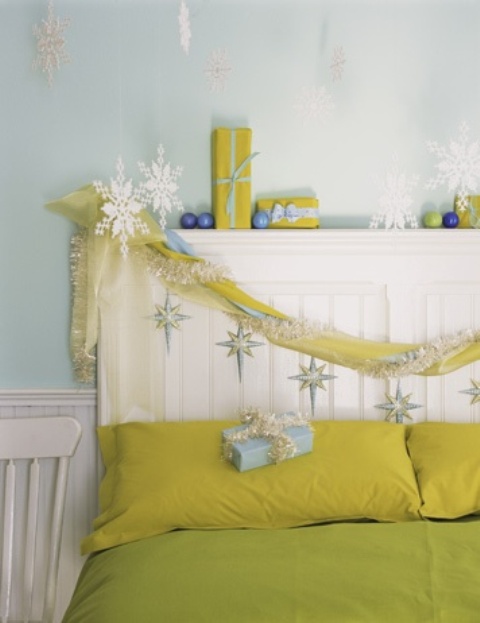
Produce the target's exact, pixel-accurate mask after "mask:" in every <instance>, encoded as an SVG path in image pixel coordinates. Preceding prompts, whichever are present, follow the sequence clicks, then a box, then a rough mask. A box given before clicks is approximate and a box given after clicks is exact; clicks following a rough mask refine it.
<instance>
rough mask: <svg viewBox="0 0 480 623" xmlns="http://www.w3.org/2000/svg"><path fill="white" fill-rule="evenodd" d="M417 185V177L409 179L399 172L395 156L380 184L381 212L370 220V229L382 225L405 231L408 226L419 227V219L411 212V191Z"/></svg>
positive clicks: (379, 202)
mask: <svg viewBox="0 0 480 623" xmlns="http://www.w3.org/2000/svg"><path fill="white" fill-rule="evenodd" d="M417 183H418V176H417V175H414V176H410V177H409V176H407V175H406V174H405V173H404V172H402V171H399V168H398V163H397V158H396V156H393V158H392V164H391V165H390V167H389V168H388V169H387V171H386V173H385V177H384V179H383V180H381V181H380V182H379V184H378V185H379V187H380V190H381V195H380V197H379V199H378V205H379V206H380V211H379V212H377V213H376V214H374V215H373V216H372V218H371V219H370V227H372V228H377V227H378V226H379V225H381V224H382V223H384V224H385V229H404V228H405V226H407V225H408V226H410V227H412V228H416V227H418V222H417V217H416V216H415V215H414V214H412V212H411V211H410V206H411V205H412V203H413V198H412V195H411V191H412V190H413V189H414V188H415V186H416V185H417Z"/></svg>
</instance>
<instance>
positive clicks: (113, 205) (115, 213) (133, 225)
mask: <svg viewBox="0 0 480 623" xmlns="http://www.w3.org/2000/svg"><path fill="white" fill-rule="evenodd" d="M116 168H117V177H116V179H111V180H110V186H106V185H105V184H103V182H98V181H94V182H93V186H94V188H95V190H96V191H97V192H98V193H99V195H100V196H101V197H102V199H104V200H105V203H104V204H103V206H102V211H103V212H104V213H105V216H104V217H103V219H102V220H101V221H100V222H99V223H97V226H96V228H95V233H96V234H98V235H99V236H103V235H104V234H105V232H106V231H109V230H111V232H112V238H115V237H116V236H119V238H120V252H121V254H122V255H123V257H126V256H127V255H128V239H129V237H130V236H134V235H135V231H136V230H138V231H139V232H140V233H141V234H148V231H149V229H148V226H147V225H146V223H145V222H144V221H143V220H142V219H141V218H139V217H138V216H136V215H137V214H138V213H139V212H141V211H142V210H143V209H144V206H143V205H142V203H141V200H140V196H139V191H138V189H136V188H134V186H133V184H132V180H125V167H124V165H123V161H122V158H121V156H119V157H118V160H117V166H116Z"/></svg>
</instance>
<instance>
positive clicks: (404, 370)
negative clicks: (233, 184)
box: [46, 163, 480, 380]
mask: <svg viewBox="0 0 480 623" xmlns="http://www.w3.org/2000/svg"><path fill="white" fill-rule="evenodd" d="M242 165H243V163H242ZM242 165H241V166H242ZM240 168H241V167H239V169H240ZM237 171H238V170H237ZM238 173H240V171H238ZM102 205H103V199H102V198H101V197H100V196H99V194H98V193H97V192H96V191H95V189H94V187H93V186H92V185H89V186H85V187H83V188H80V189H79V190H77V191H76V192H73V193H71V194H69V195H67V196H66V197H63V198H61V199H59V200H56V201H52V202H50V203H48V204H47V206H46V207H47V208H48V209H50V210H52V211H54V212H57V213H59V214H62V215H64V216H66V217H67V218H69V219H71V220H72V221H74V222H75V223H77V224H78V225H79V226H80V227H81V230H82V232H83V235H82V237H81V244H80V247H79V249H78V253H77V256H78V257H77V260H76V261H77V264H80V265H81V267H82V271H83V273H82V274H83V277H82V278H81V279H80V278H77V279H76V280H74V285H75V286H76V287H75V288H74V300H73V313H72V329H71V338H72V339H71V343H72V357H73V359H74V362H75V360H80V361H81V360H82V353H83V355H84V356H85V357H91V351H92V349H93V348H94V346H95V345H96V341H97V332H98V326H97V325H98V320H97V318H98V305H99V300H101V299H102V298H103V299H104V298H105V296H106V291H108V289H112V288H114V282H115V270H117V268H118V267H120V266H121V265H122V264H121V262H125V261H126V262H129V261H133V258H132V260H131V259H130V258H127V260H124V259H123V258H122V259H121V260H119V259H118V258H120V252H119V243H118V241H117V239H112V237H111V235H110V233H108V232H107V234H105V235H104V236H98V235H96V234H95V226H96V224H97V222H99V221H100V220H101V218H102V217H103V214H102V211H101V207H102ZM139 216H140V217H141V218H142V219H143V220H144V221H145V223H146V224H147V225H148V228H149V233H148V234H140V233H137V234H135V235H134V236H133V237H132V238H131V240H130V246H131V247H132V251H133V249H134V248H137V249H144V250H148V251H149V253H153V254H156V253H158V254H160V255H161V256H163V257H164V258H167V259H168V260H171V261H173V262H178V263H179V264H178V265H179V267H181V268H182V270H187V271H188V270H190V268H189V266H190V267H192V269H193V267H194V265H195V264H198V263H202V262H205V260H203V259H202V258H200V257H197V256H196V255H195V252H194V251H193V249H191V248H190V247H189V246H188V245H187V244H186V243H185V241H183V239H182V238H181V237H180V236H179V235H178V234H176V233H175V232H171V231H168V230H167V231H163V230H162V229H161V228H160V226H159V225H158V223H157V222H156V221H155V220H154V219H153V218H152V217H151V216H150V214H149V213H148V212H147V211H146V210H143V211H142V212H141V213H140V214H139ZM112 258H116V259H115V262H118V263H115V262H114V261H113V260H112ZM206 265H207V264H205V266H206ZM146 270H147V266H145V271H146ZM160 277H161V275H160ZM164 282H165V280H164ZM165 285H166V287H168V289H169V290H171V291H173V292H175V293H177V294H178V295H179V296H181V297H184V298H188V299H190V300H192V301H195V302H197V303H200V304H202V305H206V306H208V307H210V308H214V309H219V310H221V311H223V312H226V313H229V314H234V315H235V317H236V319H237V322H239V323H240V322H242V323H244V324H245V326H248V328H249V330H253V331H255V332H258V333H262V334H263V335H264V336H265V337H266V338H267V339H268V340H269V341H270V342H271V343H272V344H275V345H277V346H280V347H283V348H288V349H291V350H294V351H297V352H301V353H305V354H307V355H310V356H312V357H315V358H318V359H321V360H324V361H328V362H330V363H335V364H339V365H341V366H344V367H348V368H352V369H355V370H358V371H359V372H361V373H364V374H366V375H368V376H373V377H377V378H394V377H399V376H405V375H407V374H421V375H425V376H428V375H442V374H447V373H449V372H452V371H454V370H456V369H458V368H460V367H462V366H465V365H467V364H470V363H472V362H474V361H477V360H479V359H480V332H478V331H477V332H473V331H465V332H463V333H460V334H457V335H455V336H452V337H450V338H444V339H440V340H438V341H436V342H433V343H430V344H428V343H427V344H410V343H392V342H376V341H370V340H365V339H362V338H356V337H353V336H351V335H348V334H345V333H342V332H339V331H335V330H323V329H322V330H320V329H318V328H315V327H314V326H313V325H310V326H308V323H307V325H305V323H304V324H302V322H303V321H300V320H298V319H295V318H292V317H290V316H287V315H285V314H283V313H281V312H280V311H278V310H276V309H274V308H272V307H270V306H268V305H265V304H263V303H261V302H260V301H258V300H256V299H254V298H253V297H251V296H249V295H248V294H247V293H246V292H244V291H243V290H242V289H240V288H239V287H238V286H237V285H236V283H235V282H233V281H232V280H230V279H223V278H222V279H220V280H215V281H206V280H198V281H197V282H195V281H193V282H192V281H190V282H189V283H185V282H181V280H177V281H175V280H169V281H167V282H166V284H165ZM146 287H147V286H146ZM312 327H313V328H312ZM79 380H84V379H81V378H80V379H79Z"/></svg>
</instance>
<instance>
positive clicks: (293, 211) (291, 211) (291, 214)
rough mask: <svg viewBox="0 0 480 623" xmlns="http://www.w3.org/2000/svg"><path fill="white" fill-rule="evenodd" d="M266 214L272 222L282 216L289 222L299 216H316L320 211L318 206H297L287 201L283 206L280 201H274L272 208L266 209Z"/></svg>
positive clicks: (275, 221) (279, 219)
mask: <svg viewBox="0 0 480 623" xmlns="http://www.w3.org/2000/svg"><path fill="white" fill-rule="evenodd" d="M267 214H268V216H269V218H270V220H271V222H272V223H278V222H279V221H281V220H283V219H284V218H285V219H287V221H289V222H290V223H294V222H295V221H298V219H300V218H317V217H318V216H319V214H320V212H319V210H318V208H312V207H305V208H298V207H297V206H296V205H295V204H294V203H289V204H287V205H286V206H285V207H283V206H282V205H281V204H280V203H275V204H274V205H273V208H272V209H271V210H268V211H267Z"/></svg>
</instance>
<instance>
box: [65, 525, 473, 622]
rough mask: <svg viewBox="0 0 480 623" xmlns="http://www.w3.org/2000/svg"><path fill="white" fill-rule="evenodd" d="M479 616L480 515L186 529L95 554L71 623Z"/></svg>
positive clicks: (452, 618)
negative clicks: (282, 526) (453, 518)
mask: <svg viewBox="0 0 480 623" xmlns="http://www.w3.org/2000/svg"><path fill="white" fill-rule="evenodd" d="M137 622H138V623H307V622H315V623H479V622H480V520H473V521H463V522H438V523H434V522H427V521H418V522H411V523H399V524H374V523H354V524H344V523H341V524H329V525H320V526H311V527H307V528H294V529H288V530H272V531H270V530H215V531H197V530H188V531H187V530H186V531H176V532H171V533H168V534H163V535H161V536H158V537H152V538H149V539H145V540H142V541H138V542H134V543H129V544H127V545H122V546H119V547H116V548H113V549H110V550H107V551H104V552H100V553H98V554H95V555H92V556H91V557H90V558H89V559H88V560H87V561H86V563H85V566H84V569H83V571H82V573H81V575H80V578H79V580H78V584H77V587H76V590H75V592H74V595H73V598H72V601H71V604H70V606H69V608H68V610H67V612H66V614H65V617H64V619H63V623H137Z"/></svg>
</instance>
